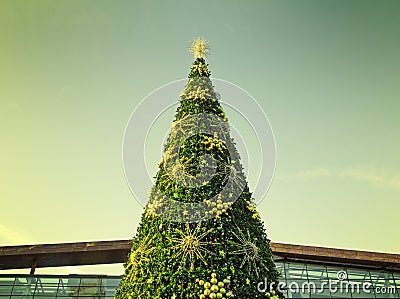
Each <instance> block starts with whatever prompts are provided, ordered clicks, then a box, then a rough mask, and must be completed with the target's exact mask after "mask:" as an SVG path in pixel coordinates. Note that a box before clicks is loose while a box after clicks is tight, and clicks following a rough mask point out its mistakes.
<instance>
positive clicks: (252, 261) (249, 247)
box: [232, 227, 268, 276]
mask: <svg viewBox="0 0 400 299" xmlns="http://www.w3.org/2000/svg"><path fill="white" fill-rule="evenodd" d="M236 228H237V230H238V231H237V234H235V232H232V233H233V234H234V235H235V237H236V238H237V239H238V241H239V243H237V247H238V250H235V251H233V252H232V254H239V255H242V256H243V260H242V264H241V265H240V268H242V267H243V266H244V265H245V264H247V265H248V269H249V270H250V271H251V269H252V268H253V270H254V271H255V272H256V275H257V276H258V269H257V262H259V263H260V265H261V266H262V267H263V268H264V269H266V267H265V266H264V264H263V262H262V258H261V256H260V249H259V248H258V247H257V245H256V244H254V243H253V242H251V237H250V232H249V231H248V230H247V236H246V235H245V234H244V233H243V232H242V230H241V229H240V228H239V227H236ZM266 270H268V269H266Z"/></svg>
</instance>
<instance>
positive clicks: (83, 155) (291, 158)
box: [0, 0, 400, 253]
mask: <svg viewBox="0 0 400 299" xmlns="http://www.w3.org/2000/svg"><path fill="white" fill-rule="evenodd" d="M399 13H400V2H399V1H386V0H382V1H369V0H359V1H354V0H347V1H329V0H326V1H320V0H314V1H308V0H307V1H305V0H302V1H278V0H276V1H255V0H253V1H232V0H230V1H176V0H171V1H161V0H158V1H140V2H139V1H98V0H96V1H94V0H93V1H89V0H85V1H77V0H72V1H43V0H37V1H11V0H3V1H0V138H1V141H0V246H5V245H17V244H33V243H57V242H75V241H92V240H113V239H127V238H130V237H132V236H133V235H134V233H135V230H136V227H137V225H138V224H139V221H140V215H141V212H142V207H141V206H140V204H139V203H138V202H137V201H136V200H135V199H134V198H133V196H132V195H131V193H130V190H129V188H128V186H127V184H126V181H125V177H124V172H123V166H122V154H121V151H122V138H123V134H124V129H125V126H126V123H127V121H128V119H129V116H130V114H131V112H132V111H133V109H134V108H135V106H136V105H137V104H138V103H139V102H140V101H141V100H142V99H143V98H144V97H145V96H146V95H147V94H149V93H150V92H151V91H153V90H154V89H156V88H158V87H160V86H161V85H163V84H165V83H168V82H171V81H174V80H177V79H182V78H185V77H186V76H187V74H188V72H189V69H190V66H191V62H192V57H191V55H190V54H189V53H188V51H187V48H188V46H189V43H190V41H191V40H192V39H193V38H195V37H197V36H204V37H205V38H206V39H207V40H209V41H210V45H211V48H212V51H211V55H210V56H209V58H208V59H207V62H208V63H209V64H210V69H211V71H212V75H213V76H215V77H217V78H221V79H224V80H228V81H230V82H233V83H235V84H237V85H239V86H240V87H242V88H244V89H245V90H247V91H248V92H250V93H251V94H252V95H253V96H254V97H255V98H256V99H257V100H258V102H259V103H260V105H261V106H262V107H263V109H264V111H265V112H266V114H267V115H268V117H269V120H270V122H271V125H272V128H273V130H274V133H275V137H276V148H277V167H276V175H275V178H274V181H273V183H272V185H271V188H270V191H269V192H268V194H267V196H266V197H265V199H264V200H263V201H262V202H261V204H260V205H259V206H258V209H259V211H260V214H261V216H262V218H263V219H264V220H265V223H266V226H267V231H268V234H269V237H270V239H271V240H272V241H275V242H284V243H293V244H305V245H316V246H328V247H337V248H351V249H360V250H369V251H381V252H393V253H400V241H399V238H398V237H397V235H398V229H399V227H400V217H399V210H400V170H399V169H400V167H399V166H400V157H399V152H400V138H399V137H400V117H399V115H400V103H399V99H400V84H399V81H400V55H399V49H400V21H399V18H398V16H399ZM221 96H222V97H223V95H221ZM161 108H163V105H162V103H160V107H154V109H161ZM171 115H172V114H171ZM228 117H229V115H228ZM171 121H172V116H171ZM161 143H162V140H160V147H161ZM157 151H159V148H157ZM138 184H139V185H140V184H141V182H138ZM149 187H150V186H144V187H143V188H149Z"/></svg>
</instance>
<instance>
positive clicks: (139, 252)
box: [127, 235, 155, 280]
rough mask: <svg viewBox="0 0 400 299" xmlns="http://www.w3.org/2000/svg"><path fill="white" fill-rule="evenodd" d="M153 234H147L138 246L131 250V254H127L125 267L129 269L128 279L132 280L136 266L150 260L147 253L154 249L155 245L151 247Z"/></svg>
mask: <svg viewBox="0 0 400 299" xmlns="http://www.w3.org/2000/svg"><path fill="white" fill-rule="evenodd" d="M154 237H155V236H153V237H150V235H147V236H146V237H145V238H144V239H143V240H142V241H141V242H140V243H139V245H138V247H137V248H136V249H135V250H133V251H131V254H130V256H129V259H128V262H127V264H128V265H127V267H128V268H129V270H130V273H129V275H128V280H132V279H133V277H134V274H135V272H136V270H137V269H138V267H139V266H140V265H141V264H143V263H147V262H149V261H150V259H149V254H150V253H151V252H152V251H153V250H154V249H155V247H151V246H150V245H151V243H152V241H153V239H154Z"/></svg>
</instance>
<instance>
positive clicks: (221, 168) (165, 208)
mask: <svg viewBox="0 0 400 299" xmlns="http://www.w3.org/2000/svg"><path fill="white" fill-rule="evenodd" d="M191 51H192V52H193V54H194V58H195V61H194V62H193V66H192V68H191V71H190V73H189V76H188V77H189V79H188V82H187V84H186V86H185V89H184V90H183V92H182V94H181V95H180V106H179V107H178V109H177V112H176V115H175V120H174V122H173V123H172V127H171V131H170V134H169V137H168V139H167V141H166V144H165V148H164V153H163V158H162V161H161V162H160V164H159V165H158V167H159V169H158V172H157V175H156V177H155V183H154V185H153V187H152V188H151V190H150V195H149V202H148V204H147V205H146V207H145V210H144V213H143V215H142V219H141V223H140V226H139V227H138V230H137V234H136V237H135V238H134V239H133V245H132V249H131V251H130V253H129V255H128V258H127V261H126V263H125V265H124V266H125V274H124V275H123V276H122V279H121V283H120V287H119V289H118V290H117V291H116V295H115V298H124V299H125V298H129V299H144V298H160V299H169V298H200V299H201V298H203V299H205V298H241V299H244V298H266V297H275V298H278V297H282V296H281V294H280V293H279V292H278V291H277V289H276V287H277V284H278V279H279V272H278V271H277V270H276V268H275V265H274V262H273V259H272V253H271V249H270V246H269V240H268V239H267V235H266V232H265V229H264V226H263V222H262V220H261V218H260V215H259V213H258V212H257V210H256V208H255V205H254V203H253V199H252V197H251V193H250V191H249V188H248V186H247V183H246V179H245V177H244V174H243V168H242V165H241V164H240V158H239V154H238V152H237V150H236V148H235V143H234V141H233V139H232V138H231V137H230V133H229V126H228V123H227V118H226V116H225V113H224V111H223V109H222V107H221V105H220V103H219V94H218V93H216V92H215V90H214V87H213V85H212V82H211V79H210V71H209V69H208V65H207V64H206V62H205V58H206V56H207V53H208V51H209V47H208V44H207V42H206V41H205V40H204V39H200V38H199V39H197V40H195V41H194V42H193V44H192V46H191ZM265 281H267V283H268V287H267V292H265V291H264V292H262V291H260V290H259V288H258V287H257V286H258V285H259V283H260V282H262V283H264V282H265Z"/></svg>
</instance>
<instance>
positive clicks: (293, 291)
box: [276, 262, 400, 298]
mask: <svg viewBox="0 0 400 299" xmlns="http://www.w3.org/2000/svg"><path fill="white" fill-rule="evenodd" d="M276 266H277V268H278V269H279V271H280V272H281V274H282V278H281V280H280V283H281V289H282V290H283V291H284V294H285V297H286V298H400V273H398V272H397V273H396V272H389V271H384V270H369V269H359V268H351V267H338V266H329V265H323V264H307V263H294V262H276Z"/></svg>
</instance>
